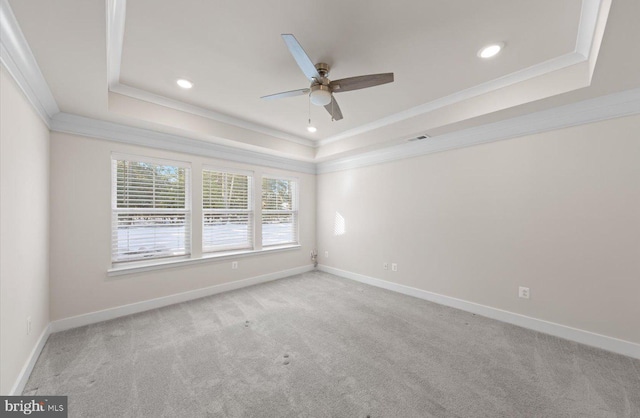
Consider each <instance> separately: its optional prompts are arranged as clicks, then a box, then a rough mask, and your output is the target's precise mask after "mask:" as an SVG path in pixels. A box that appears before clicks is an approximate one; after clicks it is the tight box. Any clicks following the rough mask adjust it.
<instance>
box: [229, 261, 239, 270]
mask: <svg viewBox="0 0 640 418" xmlns="http://www.w3.org/2000/svg"><path fill="white" fill-rule="evenodd" d="M231 268H232V269H233V270H235V269H237V268H238V262H237V261H232V262H231Z"/></svg>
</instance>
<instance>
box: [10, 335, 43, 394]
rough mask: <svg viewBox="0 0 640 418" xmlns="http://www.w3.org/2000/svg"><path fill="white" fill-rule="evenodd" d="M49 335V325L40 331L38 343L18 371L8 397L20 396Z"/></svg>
mask: <svg viewBox="0 0 640 418" xmlns="http://www.w3.org/2000/svg"><path fill="white" fill-rule="evenodd" d="M49 335H51V324H49V325H47V326H46V327H45V328H44V330H42V334H40V338H38V342H37V343H36V345H35V346H34V347H33V350H31V354H29V358H28V359H27V362H26V363H25V364H24V366H23V367H22V370H20V374H19V375H18V378H17V379H16V383H15V384H14V385H13V387H12V388H11V392H9V396H19V395H22V391H23V390H24V387H25V386H26V384H27V381H28V380H29V376H31V371H33V366H35V365H36V361H38V357H40V353H42V349H43V348H44V345H45V344H46V342H47V340H48V339H49Z"/></svg>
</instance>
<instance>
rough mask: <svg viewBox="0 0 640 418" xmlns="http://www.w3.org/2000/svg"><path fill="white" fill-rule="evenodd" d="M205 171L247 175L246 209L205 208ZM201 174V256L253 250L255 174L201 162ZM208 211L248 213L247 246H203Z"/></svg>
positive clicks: (254, 232) (254, 242)
mask: <svg viewBox="0 0 640 418" xmlns="http://www.w3.org/2000/svg"><path fill="white" fill-rule="evenodd" d="M205 171H208V172H215V173H223V174H233V175H242V176H247V180H248V181H247V182H248V186H247V201H248V204H247V209H246V210H238V209H230V210H221V209H205V207H204V205H205V199H204V191H205V184H204V176H205ZM200 172H201V175H202V194H201V201H202V205H201V206H202V207H201V209H202V222H201V227H202V230H201V235H202V242H201V245H202V255H203V257H211V256H215V255H220V254H226V253H237V252H244V251H254V250H255V249H256V218H257V217H256V213H255V204H254V199H255V192H254V189H255V175H254V172H253V171H250V170H238V169H232V168H225V167H220V166H215V165H209V164H203V166H202V168H201V170H200ZM208 213H221V214H224V213H231V214H235V213H247V214H248V215H249V217H248V219H249V224H248V228H250V230H251V231H250V233H249V245H248V246H242V247H238V246H221V247H219V249H207V247H206V246H205V232H204V231H205V216H206V214H208Z"/></svg>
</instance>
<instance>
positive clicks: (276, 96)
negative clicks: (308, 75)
mask: <svg viewBox="0 0 640 418" xmlns="http://www.w3.org/2000/svg"><path fill="white" fill-rule="evenodd" d="M304 94H309V89H298V90H291V91H283V92H282V93H276V94H270V95H268V96H262V97H261V99H265V100H275V99H284V98H285V97H294V96H302V95H304Z"/></svg>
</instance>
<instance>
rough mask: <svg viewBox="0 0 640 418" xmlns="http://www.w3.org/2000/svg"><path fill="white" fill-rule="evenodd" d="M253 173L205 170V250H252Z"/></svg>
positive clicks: (203, 231)
mask: <svg viewBox="0 0 640 418" xmlns="http://www.w3.org/2000/svg"><path fill="white" fill-rule="evenodd" d="M251 183H252V177H251V175H250V174H246V173H245V174H242V173H232V172H223V171H210V170H203V171H202V218H203V223H202V228H203V229H202V251H204V252H214V251H229V250H239V249H253V210H252V209H253V204H252V199H251V190H252V184H251Z"/></svg>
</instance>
